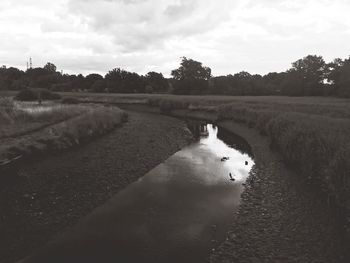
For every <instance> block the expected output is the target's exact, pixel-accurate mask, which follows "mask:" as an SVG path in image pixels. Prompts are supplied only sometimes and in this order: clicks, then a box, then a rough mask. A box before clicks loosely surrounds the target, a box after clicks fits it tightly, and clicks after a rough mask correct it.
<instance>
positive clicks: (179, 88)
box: [171, 57, 211, 94]
mask: <svg viewBox="0 0 350 263" xmlns="http://www.w3.org/2000/svg"><path fill="white" fill-rule="evenodd" d="M171 75H172V76H173V78H174V83H173V84H174V85H173V87H174V93H176V94H203V93H205V92H207V91H208V89H209V85H208V80H209V79H210V77H211V69H210V68H208V67H204V66H202V63H201V62H198V61H195V60H192V59H187V58H186V57H182V60H181V63H180V67H179V68H178V69H175V70H173V71H172V72H171Z"/></svg>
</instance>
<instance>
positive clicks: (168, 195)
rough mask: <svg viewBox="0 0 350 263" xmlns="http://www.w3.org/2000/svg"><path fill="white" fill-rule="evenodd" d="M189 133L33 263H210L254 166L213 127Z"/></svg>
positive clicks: (235, 141) (194, 127)
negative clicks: (174, 149)
mask: <svg viewBox="0 0 350 263" xmlns="http://www.w3.org/2000/svg"><path fill="white" fill-rule="evenodd" d="M188 126H189V128H190V130H191V131H192V132H193V134H194V135H195V137H196V138H197V140H196V141H195V142H194V143H192V144H190V145H189V146H187V147H185V148H183V149H182V150H180V151H179V152H177V153H175V154H174V155H173V156H171V157H170V158H168V159H167V160H166V161H165V162H164V163H162V164H159V165H158V166H157V167H155V168H154V169H153V170H151V171H150V172H149V173H147V174H146V175H145V176H144V177H142V178H141V179H139V180H138V181H137V182H135V183H133V184H131V185H130V186H128V187H127V188H126V189H124V190H123V191H121V192H119V193H118V194H117V195H116V196H114V197H113V198H112V199H111V200H110V201H109V202H107V204H105V205H104V206H102V207H100V208H98V209H96V210H95V211H94V212H93V213H92V214H91V215H90V216H88V217H87V218H86V219H85V220H83V221H82V222H81V223H80V224H79V225H78V226H76V227H75V228H74V229H73V230H72V231H71V232H70V233H68V234H67V235H66V236H65V237H64V238H62V239H60V240H59V241H57V242H56V243H54V244H52V245H51V246H50V248H49V249H46V250H45V251H43V252H42V253H39V254H38V255H37V256H36V257H34V258H32V261H30V260H29V261H30V262H154V263H156V262H191V263H196V262H205V260H206V259H207V258H208V255H209V253H210V251H211V250H212V249H215V247H217V246H218V245H219V244H220V243H221V242H222V241H223V240H224V239H225V237H226V233H227V231H228V227H229V224H230V223H232V217H233V214H234V213H235V212H236V210H237V208H238V205H239V203H240V194H241V193H242V191H243V185H242V184H243V183H244V182H245V180H246V178H247V176H248V173H249V171H250V169H251V168H252V166H253V164H254V161H253V159H252V157H251V154H250V152H249V151H250V150H249V146H248V145H247V144H246V143H245V142H243V141H242V140H241V139H239V138H238V137H235V136H234V135H232V134H228V133H226V132H225V131H222V130H220V129H219V128H218V127H216V126H214V125H212V124H206V123H198V122H189V124H188ZM223 157H225V158H223ZM135 162H137V160H136V159H135ZM230 173H231V176H232V178H233V180H231V178H230Z"/></svg>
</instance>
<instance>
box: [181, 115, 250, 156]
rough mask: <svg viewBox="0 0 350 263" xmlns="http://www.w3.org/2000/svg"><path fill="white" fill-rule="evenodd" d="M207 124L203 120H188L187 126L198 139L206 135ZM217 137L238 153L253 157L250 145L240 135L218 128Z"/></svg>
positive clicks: (207, 134)
mask: <svg viewBox="0 0 350 263" xmlns="http://www.w3.org/2000/svg"><path fill="white" fill-rule="evenodd" d="M207 125H208V124H207V123H206V122H203V121H198V120H188V121H187V127H188V128H189V130H190V131H191V132H192V134H193V136H194V138H195V139H197V140H199V139H200V138H202V137H208V136H209V133H208V126H207ZM213 128H214V129H216V128H217V126H215V125H213ZM217 137H218V138H219V139H220V140H222V141H223V142H225V143H226V144H227V145H228V146H230V147H231V148H234V149H236V150H238V151H239V152H240V153H242V154H244V153H246V154H248V156H249V157H251V158H253V152H252V149H251V147H250V145H249V144H248V143H247V142H246V141H245V140H244V139H243V138H242V137H240V136H238V135H236V134H234V133H231V132H228V131H226V130H224V129H218V135H217Z"/></svg>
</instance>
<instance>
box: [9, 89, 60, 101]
mask: <svg viewBox="0 0 350 263" xmlns="http://www.w3.org/2000/svg"><path fill="white" fill-rule="evenodd" d="M39 95H40V96H41V99H42V100H59V99H61V96H60V95H59V94H57V93H53V92H51V91H49V90H46V89H24V90H21V91H20V92H19V93H17V95H16V96H15V100H19V101H37V100H38V99H39Z"/></svg>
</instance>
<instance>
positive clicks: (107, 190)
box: [0, 112, 191, 262]
mask: <svg viewBox="0 0 350 263" xmlns="http://www.w3.org/2000/svg"><path fill="white" fill-rule="evenodd" d="M190 140H191V135H190V133H189V131H188V130H187V129H186V125H185V124H184V123H183V122H182V121H180V120H177V119H174V118H170V117H166V116H160V115H158V116H157V115H152V114H147V113H135V112H133V113H130V114H129V121H128V122H127V123H125V124H123V126H122V127H120V128H117V129H116V130H115V131H113V132H112V133H110V134H108V135H106V136H104V137H102V138H100V139H98V140H96V141H94V142H91V143H90V144H87V145H84V146H82V147H79V148H77V149H73V150H72V151H70V152H67V153H61V154H58V155H56V156H52V157H48V158H46V159H38V160H37V161H36V162H32V163H31V164H26V165H23V166H22V167H21V168H20V170H19V180H17V181H14V182H13V183H12V184H10V185H7V186H2V187H1V189H0V208H1V221H0V262H13V261H14V260H16V259H20V258H23V257H25V256H27V255H28V254H31V253H32V252H33V251H35V250H36V249H37V248H39V247H41V246H42V245H44V244H45V243H47V242H48V241H49V240H51V239H52V238H53V237H54V236H55V235H56V234H58V233H60V232H62V231H64V230H65V229H67V228H68V227H69V226H72V225H74V224H75V223H76V222H77V221H78V220H79V219H80V218H81V217H83V216H85V215H86V214H88V213H89V212H90V211H92V209H94V208H95V207H97V206H99V205H101V204H103V203H104V202H105V201H106V200H108V199H109V198H110V197H111V196H113V195H114V194H115V193H117V192H118V191H119V190H121V189H123V188H124V187H125V186H126V185H128V184H130V183H131V182H133V181H135V180H137V179H138V178H139V177H141V176H143V175H144V174H145V173H147V172H148V171H149V170H150V169H152V168H153V167H155V166H156V165H157V164H159V163H161V162H162V161H164V160H165V159H166V158H167V157H169V156H170V155H172V154H173V153H175V152H176V151H177V150H179V149H180V148H182V147H183V146H185V145H186V144H187V143H188V142H189V141H190Z"/></svg>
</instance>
